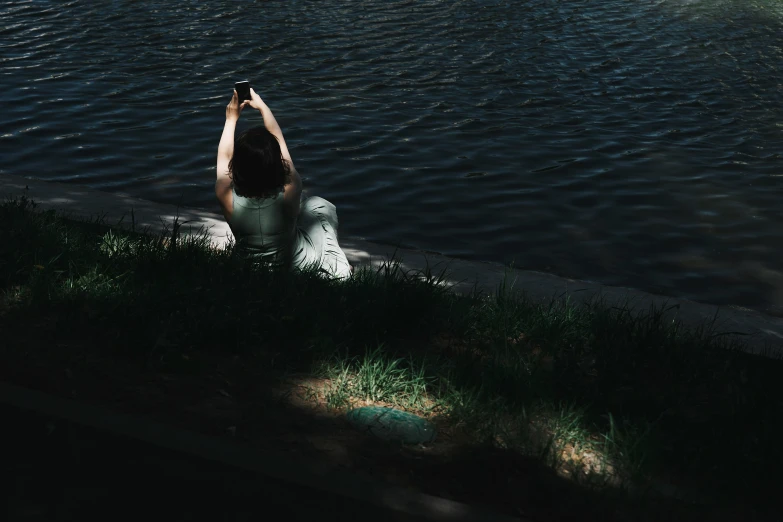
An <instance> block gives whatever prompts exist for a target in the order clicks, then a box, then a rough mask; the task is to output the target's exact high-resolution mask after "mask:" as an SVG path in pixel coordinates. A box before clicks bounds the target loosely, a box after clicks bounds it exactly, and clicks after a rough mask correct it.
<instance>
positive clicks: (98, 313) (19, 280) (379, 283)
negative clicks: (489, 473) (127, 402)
mask: <svg viewBox="0 0 783 522" xmlns="http://www.w3.org/2000/svg"><path fill="white" fill-rule="evenodd" d="M33 207H34V203H32V202H30V201H29V200H27V199H25V198H20V199H16V200H13V201H7V202H5V203H4V204H3V205H2V206H1V207H0V289H1V291H2V295H0V331H2V338H3V342H2V348H0V357H2V361H1V362H2V364H4V365H5V368H6V370H5V372H6V375H11V374H12V373H13V371H12V370H9V368H10V367H11V365H20V367H21V366H24V365H27V366H30V365H31V364H32V363H31V362H30V361H36V363H35V364H37V365H39V366H40V365H41V364H43V363H41V361H49V362H50V366H58V365H59V366H61V367H62V368H63V369H67V370H68V371H69V372H73V371H75V370H74V368H76V367H78V366H79V364H87V363H86V362H85V361H96V360H99V361H104V362H105V361H121V363H122V364H124V365H127V366H129V367H132V368H137V369H138V371H140V372H141V371H143V372H157V373H163V374H169V375H187V376H189V377H190V378H196V379H198V378H200V377H201V376H211V375H212V373H213V370H214V367H215V361H223V360H226V361H229V360H230V361H234V362H235V363H236V362H237V361H239V363H237V364H241V365H243V367H245V368H250V369H251V370H252V372H254V373H253V374H254V375H255V376H256V380H255V382H256V383H257V386H259V387H266V386H268V387H270V388H271V387H275V388H278V389H279V388H281V387H282V388H285V386H286V385H287V383H294V384H292V385H291V386H295V389H296V390H298V393H300V395H301V396H302V397H304V400H305V401H311V402H313V403H314V404H318V405H321V406H322V407H323V408H325V409H326V410H328V411H332V412H340V411H344V410H345V409H347V408H349V407H351V406H352V405H356V404H366V403H376V404H392V405H396V406H398V407H401V408H403V409H407V410H409V411H414V412H417V413H420V414H422V415H425V416H427V417H429V418H431V419H432V420H433V422H435V423H436V424H437V425H438V427H439V429H440V430H441V432H442V433H444V434H446V435H448V436H450V437H451V438H452V440H455V439H457V438H458V439H459V440H462V441H466V442H465V443H466V444H469V445H471V446H472V447H474V448H477V451H479V450H480V449H487V450H488V451H489V450H490V449H491V451H502V452H503V454H504V455H512V454H513V455H520V456H524V457H525V458H526V459H533V460H535V461H537V462H539V463H541V464H542V465H544V466H546V467H547V468H548V469H552V470H554V471H555V472H556V473H557V474H558V475H559V476H561V477H565V478H567V479H568V480H569V481H573V482H575V483H577V484H579V485H580V487H582V488H583V489H585V490H589V491H591V492H594V493H595V492H598V493H596V494H600V498H601V499H602V500H601V502H604V503H605V505H607V506H608V505H612V506H615V505H616V506H623V509H622V510H620V509H619V508H618V511H617V513H618V515H617V519H620V515H619V513H620V512H621V511H622V512H624V513H625V512H627V511H626V510H627V509H631V510H633V509H638V510H641V511H640V512H639V513H638V515H639V517H638V518H635V517H631V518H632V519H634V518H635V519H642V518H643V517H642V511H643V512H644V514H645V515H644V516H648V515H649V516H651V517H652V516H653V515H652V513H654V512H655V510H656V509H663V508H662V507H661V506H666V509H667V510H669V511H666V513H667V518H677V515H678V514H679V515H681V517H682V519H691V518H692V517H693V513H694V510H699V509H707V506H711V507H710V509H711V510H714V512H715V513H717V514H720V513H723V514H724V515H726V516H729V515H728V514H730V513H732V512H733V510H741V509H744V510H747V509H749V508H750V506H755V509H757V510H759V511H760V512H762V511H765V510H766V508H767V507H770V509H772V500H771V499H772V498H774V493H775V492H776V490H777V488H778V486H779V485H780V483H781V480H780V479H779V478H778V464H779V463H780V462H783V450H781V449H780V445H779V444H778V434H779V433H780V431H781V428H783V420H781V419H782V418H783V417H781V413H782V412H781V401H780V396H781V392H783V379H781V377H783V366H782V365H781V362H780V361H776V360H771V359H766V358H760V357H754V356H749V355H747V354H745V353H743V352H742V351H741V350H740V348H741V347H740V346H739V345H738V344H736V342H735V341H728V340H726V338H725V337H723V336H721V335H718V334H717V333H716V332H713V331H712V330H711V329H710V328H709V327H708V325H706V326H705V327H704V328H701V329H697V330H686V329H684V328H682V327H681V326H680V325H679V323H677V322H676V321H671V320H667V319H665V318H664V310H662V309H650V310H647V311H645V312H643V313H632V312H630V311H629V310H628V309H623V308H618V307H608V306H605V305H604V304H602V303H601V302H593V303H590V304H588V305H580V306H575V305H572V304H569V303H568V302H562V301H558V300H553V301H552V302H549V303H538V302H531V301H529V300H527V299H526V298H525V296H524V293H523V292H521V291H523V290H524V289H512V288H508V287H504V286H501V287H500V288H499V289H498V290H497V292H496V293H494V294H491V295H483V294H481V293H479V292H476V293H474V294H472V295H457V294H454V293H452V292H450V291H449V289H448V288H446V287H445V286H444V285H443V284H442V282H443V281H444V280H445V274H438V273H429V272H423V273H421V272H419V273H413V272H406V271H405V270H403V269H402V266H401V264H400V263H399V262H398V260H394V259H391V260H389V261H388V262H386V263H385V264H384V265H383V266H381V267H380V268H368V267H363V268H359V269H357V272H356V274H355V276H354V277H353V278H352V279H351V280H349V281H346V282H335V281H327V280H325V279H323V278H320V277H318V275H317V274H315V273H299V272H298V273H287V272H283V271H280V270H273V269H270V268H268V267H263V266H258V265H254V264H253V263H250V262H249V261H246V260H244V259H242V258H241V257H240V256H239V255H238V254H237V252H236V251H235V249H233V248H228V249H227V250H222V251H216V250H212V249H210V248H209V247H208V246H207V245H208V241H207V239H206V237H194V236H183V237H179V235H178V234H177V233H176V232H177V231H176V230H174V231H172V234H170V235H169V236H168V237H164V236H154V235H146V234H144V233H141V232H139V233H132V232H128V231H122V230H118V229H116V228H111V227H109V226H106V225H105V224H102V223H100V222H98V221H96V222H92V223H84V222H75V221H67V220H64V219H62V218H60V217H58V216H56V215H55V214H54V213H52V212H47V213H38V212H35V211H34V208H33ZM104 362H102V363H101V364H104ZM105 364H110V363H105ZM111 364H114V363H111ZM117 364H119V363H117ZM43 366H46V364H43ZM59 366H58V367H59ZM36 367H38V366H36ZM63 371H65V370H63ZM39 373H40V375H44V373H42V372H39ZM26 375H27V377H26V378H27V379H30V380H33V379H34V378H35V375H36V372H35V371H28V372H27V373H26ZM85 378H86V377H85ZM29 384H30V385H33V384H34V383H33V382H30V383H29ZM227 386H229V385H228V384H227V385H225V386H224V388H225V387H227ZM293 389H294V387H292V388H291V390H293ZM221 390H223V388H221ZM225 393H226V395H229V394H230V393H232V391H231V390H228V391H226V392H225ZM436 444H437V441H436ZM509 480H510V479H509ZM488 487H493V488H497V487H498V486H497V485H496V484H493V485H488ZM520 496H523V495H522V494H521V493H520ZM676 497H683V498H684V499H685V500H683V501H674V500H672V499H673V498H676ZM596 498H599V497H596ZM659 498H660V499H668V500H655V499H659ZM507 500H508V502H507V503H504V504H503V506H502V507H503V509H506V508H507V507H508V506H510V505H513V503H514V501H515V500H514V499H513V498H511V499H507ZM558 502H562V503H564V504H567V499H560V500H558ZM575 509H576V508H575ZM671 510H674V511H671ZM718 519H720V517H719V518H718ZM728 519H731V518H728Z"/></svg>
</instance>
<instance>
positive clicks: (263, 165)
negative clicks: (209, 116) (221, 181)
mask: <svg viewBox="0 0 783 522" xmlns="http://www.w3.org/2000/svg"><path fill="white" fill-rule="evenodd" d="M228 171H229V176H230V177H231V179H232V180H233V181H234V188H235V189H236V191H237V194H239V195H240V196H243V197H246V198H261V197H266V196H271V195H273V194H276V193H277V192H278V191H279V189H280V187H282V186H284V185H287V184H288V183H290V181H291V164H290V163H289V162H288V161H286V160H284V159H283V154H282V152H281V151H280V143H279V142H278V141H277V137H275V135H274V134H272V133H271V132H269V131H268V130H266V128H264V127H261V126H258V127H253V128H252V129H248V130H246V131H245V132H243V133H242V134H240V135H239V138H237V139H236V141H235V142H234V156H233V157H232V158H231V161H230V162H229V163H228Z"/></svg>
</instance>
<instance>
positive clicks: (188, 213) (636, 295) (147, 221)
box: [0, 174, 783, 357]
mask: <svg viewBox="0 0 783 522" xmlns="http://www.w3.org/2000/svg"><path fill="white" fill-rule="evenodd" d="M25 193H26V194H27V196H28V197H29V198H30V199H32V200H34V201H35V202H36V203H38V208H39V209H41V210H49V209H54V210H57V211H58V212H61V213H63V214H64V215H67V216H71V217H75V218H85V219H89V218H94V217H95V216H99V215H100V216H103V217H104V219H105V221H106V223H107V224H111V225H116V224H118V223H120V224H121V226H124V227H127V228H130V226H131V222H132V221H131V210H132V211H133V217H134V220H135V226H136V229H137V230H139V229H144V228H147V227H148V228H149V230H150V231H151V232H155V233H160V232H161V231H162V230H163V229H164V228H166V227H168V228H169V230H171V228H172V226H173V223H174V220H175V218H178V220H179V221H178V222H179V223H180V224H182V225H183V226H182V228H181V229H180V230H181V232H182V233H198V232H199V231H202V230H203V231H206V232H207V233H208V234H209V236H210V237H211V241H212V244H213V245H214V246H215V247H222V246H225V245H226V244H228V243H229V242H230V241H232V240H233V235H232V234H231V230H230V228H229V227H228V225H227V224H226V222H225V220H224V219H223V216H222V215H219V214H215V213H213V212H208V211H206V210H202V209H197V208H189V207H179V208H177V207H176V206H174V205H168V204H160V203H153V202H151V201H147V200H143V199H138V198H133V197H130V196H128V195H124V194H114V193H108V192H101V191H97V190H93V189H89V188H86V187H82V186H79V185H72V184H64V183H55V182H47V181H40V180H36V179H33V178H23V177H19V176H12V175H8V174H5V175H3V176H0V196H2V197H4V198H5V197H12V196H19V195H22V194H25ZM338 214H339V209H338ZM340 245H341V246H342V247H343V250H345V253H346V255H347V257H348V260H349V261H350V262H351V263H352V264H354V265H362V264H369V265H372V266H378V265H380V264H382V263H383V262H384V261H385V260H387V259H389V257H391V256H392V255H393V254H395V252H396V255H397V258H398V259H400V260H401V262H402V265H403V267H404V268H406V269H411V270H425V269H426V268H427V267H430V268H431V269H432V270H433V271H434V272H436V273H439V272H440V271H441V270H443V269H444V268H447V269H448V271H449V278H448V281H446V283H447V284H448V285H450V286H452V287H453V288H454V290H455V291H458V292H469V291H471V290H472V289H473V288H474V286H475V287H477V288H479V289H481V290H483V291H485V292H489V293H493V292H495V291H496V290H497V289H498V287H499V285H500V284H501V283H502V282H503V281H504V279H505V280H506V282H507V286H508V287H511V288H513V289H514V290H516V291H522V292H524V293H525V294H526V295H527V296H528V297H530V298H532V299H534V300H540V301H548V300H550V299H552V298H566V297H568V298H570V299H571V300H572V301H575V302H583V301H586V300H589V299H592V298H594V297H595V296H601V297H603V298H604V299H605V301H606V303H607V304H609V305H616V306H628V307H630V308H631V309H633V310H646V309H649V308H650V306H652V305H655V306H667V307H671V311H670V312H669V314H671V315H672V317H673V316H674V314H676V316H677V317H678V318H679V319H680V320H682V322H683V324H684V325H686V326H689V327H696V326H699V325H702V324H704V323H707V322H710V321H712V320H713V319H714V318H715V317H716V316H717V321H716V325H715V333H724V334H726V335H728V336H729V337H739V338H740V339H741V340H743V341H744V342H745V343H746V344H747V350H748V351H749V352H751V353H756V354H763V355H767V356H773V357H783V319H781V318H776V317H771V316H767V315H764V314H761V313H759V312H756V311H753V310H748V309H745V308H740V307H718V306H715V305H710V304H704V303H697V302H694V301H689V300H686V299H679V298H673V297H665V296H658V295H653V294H649V293H646V292H642V291H639V290H635V289H632V288H622V287H612V286H605V285H601V284H599V283H593V282H589V281H580V280H576V279H568V278H563V277H558V276H555V275H552V274H545V273H541V272H534V271H528V270H516V269H509V268H506V267H504V266H503V265H501V264H498V263H488V262H478V261H464V260H459V259H453V258H449V257H445V256H441V255H437V254H428V253H425V252H421V251H417V250H410V249H402V248H400V249H397V248H395V247H392V246H388V245H381V244H376V243H370V242H368V241H365V240H363V239H361V238H352V237H341V238H340Z"/></svg>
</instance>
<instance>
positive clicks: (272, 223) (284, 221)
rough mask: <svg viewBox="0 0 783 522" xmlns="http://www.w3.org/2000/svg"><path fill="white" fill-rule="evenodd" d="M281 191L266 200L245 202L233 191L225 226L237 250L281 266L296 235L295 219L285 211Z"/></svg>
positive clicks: (254, 199) (244, 198)
mask: <svg viewBox="0 0 783 522" xmlns="http://www.w3.org/2000/svg"><path fill="white" fill-rule="evenodd" d="M284 205H285V202H284V199H283V188H282V187H281V188H280V191H279V192H278V193H277V194H276V195H275V196H271V197H267V198H246V197H243V196H240V195H239V194H237V193H236V190H235V189H234V190H233V209H232V212H231V218H230V219H229V220H228V225H229V227H231V232H233V234H234V237H235V238H236V240H237V246H238V247H239V248H240V249H242V250H243V251H244V252H246V253H247V254H249V255H252V256H253V257H255V258H257V259H260V260H263V261H268V262H272V263H282V262H284V261H285V256H286V255H290V253H291V249H292V248H293V241H294V239H295V235H296V218H293V217H291V216H289V215H288V213H287V212H286V211H285V208H284Z"/></svg>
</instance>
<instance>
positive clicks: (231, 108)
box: [226, 89, 260, 121]
mask: <svg viewBox="0 0 783 522" xmlns="http://www.w3.org/2000/svg"><path fill="white" fill-rule="evenodd" d="M251 92H252V90H251ZM259 99H260V98H259ZM248 104H250V100H245V101H243V102H242V103H239V96H238V95H237V91H236V89H234V96H232V97H231V101H230V102H228V105H226V120H233V121H237V120H238V119H239V115H240V113H241V112H242V109H244V108H245V105H248Z"/></svg>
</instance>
